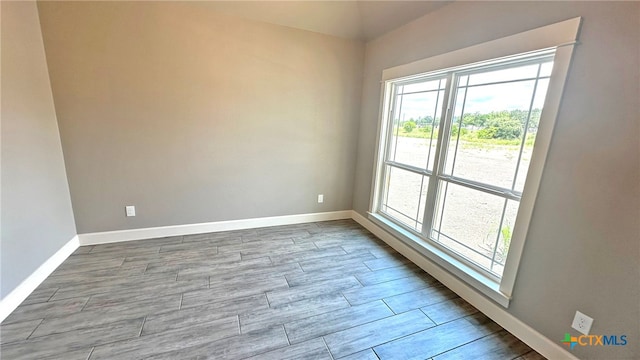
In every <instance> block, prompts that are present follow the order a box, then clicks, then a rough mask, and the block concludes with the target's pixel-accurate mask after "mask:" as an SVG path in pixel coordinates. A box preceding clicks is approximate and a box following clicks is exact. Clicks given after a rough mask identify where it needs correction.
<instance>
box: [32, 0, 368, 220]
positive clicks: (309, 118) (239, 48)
mask: <svg viewBox="0 0 640 360" xmlns="http://www.w3.org/2000/svg"><path fill="white" fill-rule="evenodd" d="M38 7H39V10H40V18H41V24H42V32H43V36H44V41H45V48H46V50H47V59H48V64H49V71H50V75H51V83H52V88H53V94H54V99H55V102H56V108H57V114H58V121H59V125H60V132H61V138H62V144H63V147H64V150H65V160H66V163H67V173H68V177H69V184H70V188H71V194H72V196H71V198H72V201H73V206H74V210H75V216H76V223H77V229H78V233H88V232H97V231H111V230H121V229H131V228H144V227H154V226H165V225H176V224H189V223H200V222H209V221H221V220H231V219H246V218H255V217H264V216H276V215H288V214H302V213H313V212H324V211H334V210H347V209H351V201H352V195H353V194H352V189H353V179H354V171H355V154H356V139H357V128H358V121H359V107H360V96H361V76H362V65H363V54H364V46H363V44H361V43H360V42H354V41H348V40H342V39H339V38H335V37H331V36H325V35H320V34H315V33H311V32H307V31H302V30H294V29H290V28H286V27H282V26H276V25H268V24H263V23H258V22H251V21H245V20H240V19H237V18H230V17H225V16H223V15H220V14H219V13H216V12H214V11H208V9H207V4H206V3H197V2H196V3H180V2H40V3H39V4H38ZM320 193H322V194H324V195H325V202H324V203H323V204H318V203H317V200H316V196H317V194H320ZM125 205H135V206H136V207H137V216H136V217H135V218H126V217H125V216H124V206H125Z"/></svg>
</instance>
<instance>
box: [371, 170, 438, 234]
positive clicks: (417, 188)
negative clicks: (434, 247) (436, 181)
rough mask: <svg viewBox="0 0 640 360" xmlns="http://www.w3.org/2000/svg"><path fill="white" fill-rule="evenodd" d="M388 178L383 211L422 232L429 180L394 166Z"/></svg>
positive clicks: (389, 171)
mask: <svg viewBox="0 0 640 360" xmlns="http://www.w3.org/2000/svg"><path fill="white" fill-rule="evenodd" d="M387 171H388V177H387V182H386V187H385V193H384V196H383V203H382V206H381V210H382V211H383V212H384V213H386V214H388V215H390V216H392V217H393V218H395V219H397V220H398V221H400V222H401V223H403V224H405V225H407V226H409V227H410V228H412V229H415V230H416V231H418V232H420V231H422V216H423V215H424V213H423V212H422V211H423V210H422V209H421V208H423V207H424V203H425V199H426V197H427V189H428V186H429V179H428V178H427V177H424V176H422V175H420V174H416V173H412V172H410V171H406V170H403V169H399V168H396V167H393V166H387Z"/></svg>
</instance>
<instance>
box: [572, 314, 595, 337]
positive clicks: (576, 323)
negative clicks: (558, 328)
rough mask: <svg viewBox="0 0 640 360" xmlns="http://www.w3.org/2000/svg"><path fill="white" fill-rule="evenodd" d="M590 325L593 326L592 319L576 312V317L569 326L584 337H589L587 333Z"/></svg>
mask: <svg viewBox="0 0 640 360" xmlns="http://www.w3.org/2000/svg"><path fill="white" fill-rule="evenodd" d="M592 324H593V319H592V318H590V317H588V316H587V315H585V314H583V313H581V312H580V311H576V316H575V317H574V318H573V323H572V324H571V327H572V328H574V329H576V330H578V331H580V332H581V333H583V334H585V335H589V331H590V330H591V325H592Z"/></svg>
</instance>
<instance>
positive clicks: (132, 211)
mask: <svg viewBox="0 0 640 360" xmlns="http://www.w3.org/2000/svg"><path fill="white" fill-rule="evenodd" d="M124 211H125V212H126V214H127V217H130V216H136V207H135V206H133V205H128V206H125V207H124Z"/></svg>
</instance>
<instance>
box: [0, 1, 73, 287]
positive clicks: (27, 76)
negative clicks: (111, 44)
mask: <svg viewBox="0 0 640 360" xmlns="http://www.w3.org/2000/svg"><path fill="white" fill-rule="evenodd" d="M0 6H1V12H2V26H1V33H2V39H1V41H2V49H1V52H2V58H1V61H2V66H1V69H0V72H1V73H2V88H1V90H2V97H1V98H2V100H1V102H2V104H1V107H2V111H1V114H0V117H1V118H2V128H1V146H0V147H1V149H0V153H1V154H2V155H1V161H0V163H1V164H2V165H1V173H2V175H1V183H2V185H1V191H2V200H1V201H0V202H1V204H0V208H1V209H2V215H1V219H0V223H2V234H1V237H0V254H1V255H0V263H1V264H2V265H1V268H0V273H1V274H2V276H1V278H0V283H1V287H0V298H4V297H5V296H6V295H8V294H9V293H10V292H11V291H12V290H13V289H15V288H16V286H18V285H19V284H20V283H21V282H22V281H23V280H25V279H26V278H27V277H28V276H29V275H31V273H33V272H34V271H35V270H36V269H37V268H38V267H39V266H40V265H41V264H42V263H43V262H45V261H46V260H47V259H48V258H49V257H51V256H52V255H53V254H54V253H55V252H56V251H57V250H58V249H60V248H61V247H62V246H63V245H64V244H65V243H67V242H68V241H69V240H71V239H72V238H73V236H75V234H76V232H75V224H74V221H73V212H72V209H71V200H70V198H69V187H68V185H67V178H66V175H65V169H64V162H63V158H62V148H61V146H60V136H59V133H58V124H57V123H56V114H55V109H54V106H53V98H52V96H51V87H50V85H49V75H48V73H47V64H46V59H45V53H44V47H43V44H42V35H41V33H40V25H39V23H38V10H37V8H36V4H35V2H7V1H2V2H1V5H0Z"/></svg>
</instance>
